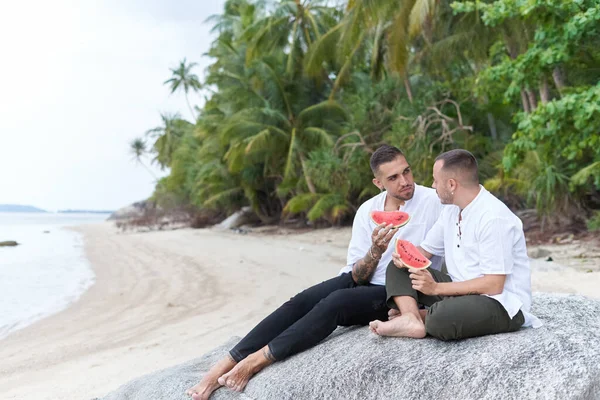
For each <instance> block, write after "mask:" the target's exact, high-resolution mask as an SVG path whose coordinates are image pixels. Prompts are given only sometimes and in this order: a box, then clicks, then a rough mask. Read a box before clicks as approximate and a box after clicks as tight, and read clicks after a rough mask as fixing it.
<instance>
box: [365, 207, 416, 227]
mask: <svg viewBox="0 0 600 400" xmlns="http://www.w3.org/2000/svg"><path fill="white" fill-rule="evenodd" d="M371 221H373V222H375V224H377V225H381V224H392V225H394V228H400V227H401V226H404V225H406V224H408V221H410V215H408V213H405V212H404V211H371Z"/></svg>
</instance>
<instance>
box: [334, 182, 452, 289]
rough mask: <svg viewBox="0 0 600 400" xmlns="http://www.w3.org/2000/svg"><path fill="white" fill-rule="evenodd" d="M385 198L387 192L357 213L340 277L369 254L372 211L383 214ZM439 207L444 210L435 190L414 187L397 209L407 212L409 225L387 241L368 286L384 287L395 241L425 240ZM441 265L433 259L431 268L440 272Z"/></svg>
mask: <svg viewBox="0 0 600 400" xmlns="http://www.w3.org/2000/svg"><path fill="white" fill-rule="evenodd" d="M386 196H387V192H382V193H380V194H378V195H377V196H375V197H373V198H371V199H369V200H367V201H365V202H364V203H363V204H362V205H361V206H360V207H359V209H358V211H357V212H356V216H355V217H354V223H353V224H352V239H350V245H349V246H348V258H347V262H346V266H345V267H344V268H342V270H341V271H340V274H343V273H344V272H350V271H352V266H353V265H354V264H355V263H356V262H357V261H359V260H360V259H362V258H363V257H364V256H365V255H366V254H367V252H368V251H369V248H370V247H371V245H372V244H373V242H372V239H371V234H372V233H373V230H374V229H375V227H376V226H377V225H376V224H375V223H374V222H373V221H372V220H371V211H384V207H385V198H386ZM442 208H444V207H443V206H442V204H441V203H440V200H439V198H438V197H437V194H436V193H435V190H433V189H431V188H426V187H424V186H419V185H415V193H414V195H413V198H412V199H410V200H407V201H406V202H405V203H404V205H403V206H401V207H400V208H399V210H400V211H404V212H406V213H408V215H409V216H410V221H409V222H408V224H406V225H404V226H403V227H402V228H400V229H398V232H396V233H395V234H394V237H393V238H392V240H391V241H390V245H389V246H388V248H387V250H386V251H385V252H384V253H383V255H382V256H381V260H379V263H378V264H377V269H376V270H375V273H374V274H373V277H372V278H371V284H373V285H385V271H386V269H387V266H388V264H389V263H390V262H391V261H392V253H393V252H394V245H395V243H396V238H400V239H404V240H408V241H410V242H412V243H420V242H421V241H422V240H424V239H425V236H426V235H427V232H428V231H429V230H430V229H431V228H432V227H433V225H434V224H435V222H436V221H437V219H438V217H439V215H440V213H441V211H442ZM441 264H442V258H441V257H433V258H432V260H431V268H435V269H437V270H439V269H440V268H441Z"/></svg>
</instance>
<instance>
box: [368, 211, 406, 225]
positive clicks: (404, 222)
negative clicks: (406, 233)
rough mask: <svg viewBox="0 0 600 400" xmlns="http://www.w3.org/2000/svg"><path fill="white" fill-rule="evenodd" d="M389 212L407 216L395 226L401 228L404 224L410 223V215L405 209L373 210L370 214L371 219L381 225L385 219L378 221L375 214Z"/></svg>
mask: <svg viewBox="0 0 600 400" xmlns="http://www.w3.org/2000/svg"><path fill="white" fill-rule="evenodd" d="M387 213H389V214H390V215H391V214H394V213H401V214H402V215H403V216H406V217H407V218H406V219H405V220H404V221H403V222H402V223H400V224H397V225H394V228H401V227H403V226H404V225H406V224H408V222H409V221H410V215H409V214H408V213H407V212H404V211H371V214H370V216H371V221H373V223H374V224H375V225H381V224H382V223H383V222H384V221H381V222H378V221H377V220H375V218H374V217H373V216H374V215H377V214H387Z"/></svg>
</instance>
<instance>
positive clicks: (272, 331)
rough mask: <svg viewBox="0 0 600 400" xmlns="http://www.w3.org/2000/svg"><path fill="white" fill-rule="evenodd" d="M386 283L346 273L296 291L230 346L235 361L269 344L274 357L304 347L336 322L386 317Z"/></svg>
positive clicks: (347, 323) (345, 323) (363, 322)
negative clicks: (365, 280) (357, 280)
mask: <svg viewBox="0 0 600 400" xmlns="http://www.w3.org/2000/svg"><path fill="white" fill-rule="evenodd" d="M385 300H386V299H385V286H382V285H364V286H359V285H357V284H356V283H355V282H354V280H353V279H352V274H350V273H346V274H342V275H340V276H338V277H335V278H332V279H329V280H327V281H324V282H322V283H319V284H318V285H315V286H313V287H310V288H308V289H306V290H304V291H303V292H300V293H298V294H297V295H296V296H294V297H292V298H291V299H290V300H289V301H287V302H285V303H284V304H283V305H282V306H281V307H279V308H278V309H277V310H275V311H274V312H273V313H272V314H271V315H269V316H268V317H266V318H265V319H263V320H262V321H261V322H260V323H259V324H258V325H257V326H256V327H254V329H252V330H251V331H250V333H248V334H247V335H246V336H245V337H244V338H243V339H242V340H241V341H240V342H239V343H238V344H237V345H236V346H235V347H234V348H233V349H232V350H230V352H229V353H230V354H231V357H233V359H234V360H235V361H237V362H239V361H241V360H243V359H244V358H246V357H247V356H248V355H250V354H252V353H254V352H256V351H258V350H260V349H261V348H262V347H264V346H265V345H267V344H268V345H269V349H270V350H271V354H272V355H273V356H274V357H275V359H276V360H282V359H284V358H286V357H288V356H291V355H292V354H296V353H299V352H301V351H304V350H306V349H308V348H310V347H312V346H314V345H316V344H317V343H319V342H320V341H321V340H323V339H325V338H326V337H327V336H329V334H331V332H333V331H334V330H335V328H337V326H338V325H342V326H350V325H368V323H369V322H370V321H372V320H374V319H379V320H383V321H386V320H387V319H388V314H387V313H388V310H389V308H388V307H387V306H386V303H385Z"/></svg>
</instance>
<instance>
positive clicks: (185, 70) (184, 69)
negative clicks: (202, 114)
mask: <svg viewBox="0 0 600 400" xmlns="http://www.w3.org/2000/svg"><path fill="white" fill-rule="evenodd" d="M196 65H198V64H196V63H189V64H187V61H186V59H185V58H184V59H183V60H182V61H180V62H179V67H177V68H171V72H172V77H171V78H170V79H167V80H166V81H165V82H164V84H165V85H166V84H169V85H170V87H171V93H174V92H175V91H176V90H178V89H183V91H184V93H185V101H186V102H187V105H188V108H189V110H190V113H191V114H192V120H193V121H195V120H196V114H195V113H194V111H193V109H192V106H191V105H190V100H189V98H188V92H189V91H190V89H191V90H193V91H194V92H197V91H198V90H199V89H200V88H201V87H202V84H201V83H200V80H199V79H198V76H197V75H196V74H193V73H192V72H191V70H192V68H194V67H195V66H196Z"/></svg>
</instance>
